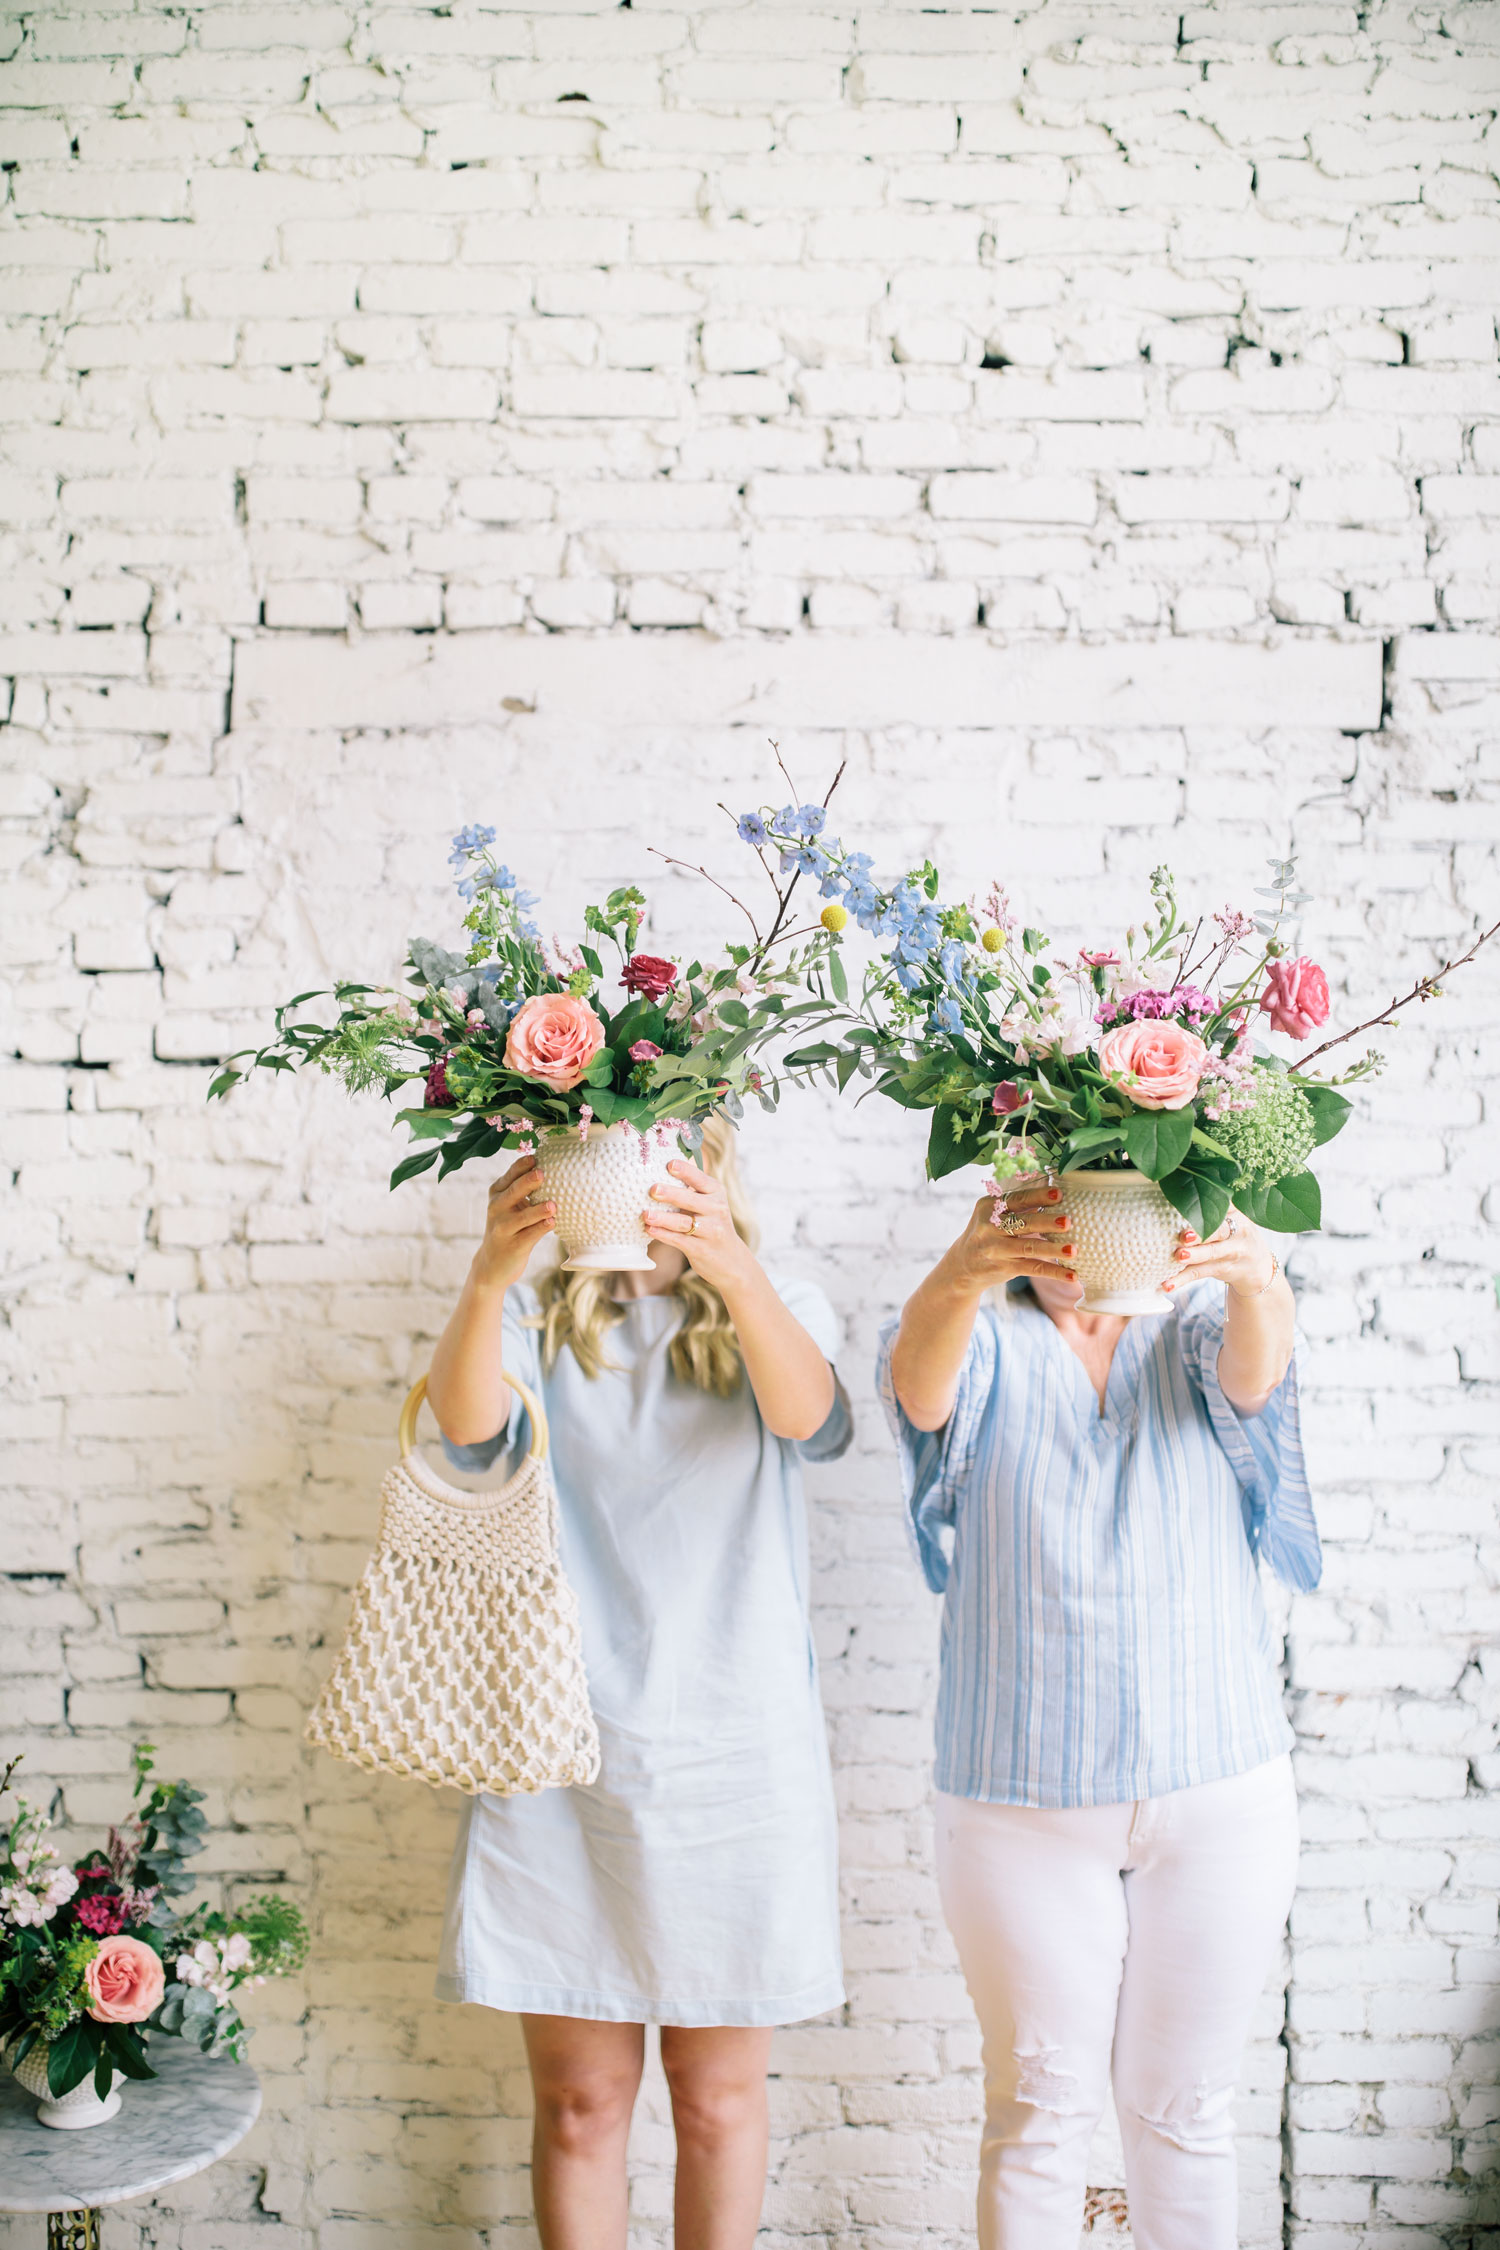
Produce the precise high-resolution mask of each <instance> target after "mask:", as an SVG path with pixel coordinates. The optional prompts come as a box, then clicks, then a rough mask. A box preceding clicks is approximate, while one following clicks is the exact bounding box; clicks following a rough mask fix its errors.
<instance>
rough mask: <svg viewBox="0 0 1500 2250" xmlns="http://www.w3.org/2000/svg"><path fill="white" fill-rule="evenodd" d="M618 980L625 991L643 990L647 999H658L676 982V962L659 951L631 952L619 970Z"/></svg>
mask: <svg viewBox="0 0 1500 2250" xmlns="http://www.w3.org/2000/svg"><path fill="white" fill-rule="evenodd" d="M620 982H621V984H623V985H624V987H625V990H626V991H627V992H644V993H645V995H646V997H647V999H648V1000H660V998H661V997H662V994H663V993H665V992H670V991H671V989H672V987H673V985H674V984H675V983H676V982H677V964H676V962H675V961H667V960H664V959H663V958H662V956H661V954H659V953H632V954H631V956H630V959H629V960H628V961H627V962H626V964H625V966H624V968H623V969H622V970H621V971H620Z"/></svg>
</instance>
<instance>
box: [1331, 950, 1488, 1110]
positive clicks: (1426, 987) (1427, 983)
mask: <svg viewBox="0 0 1500 2250" xmlns="http://www.w3.org/2000/svg"><path fill="white" fill-rule="evenodd" d="M1497 934H1500V922H1492V923H1491V924H1490V926H1489V928H1488V929H1487V930H1481V932H1480V933H1479V936H1478V937H1477V938H1476V939H1475V940H1474V943H1473V944H1472V945H1471V946H1470V947H1469V950H1468V952H1467V953H1461V954H1459V956H1458V958H1457V959H1456V960H1454V961H1445V962H1444V963H1443V965H1442V967H1441V968H1440V969H1434V970H1433V972H1432V974H1431V976H1426V977H1418V979H1417V981H1416V983H1415V984H1414V985H1413V986H1412V988H1411V990H1410V992H1403V993H1402V995H1401V997H1400V999H1399V1000H1392V1001H1391V1003H1390V1005H1389V1006H1388V1007H1385V1008H1382V1009H1381V1011H1380V1014H1379V1015H1378V1016H1371V1017H1369V1018H1368V1020H1367V1021H1366V1022H1364V1023H1357V1024H1356V1025H1355V1026H1354V1029H1353V1030H1352V1031H1341V1032H1340V1033H1339V1036H1338V1037H1337V1039H1325V1040H1324V1042H1323V1044H1322V1046H1321V1047H1314V1049H1313V1051H1312V1053H1311V1054H1310V1055H1303V1056H1302V1057H1301V1059H1300V1060H1299V1062H1298V1063H1297V1066H1296V1068H1297V1072H1298V1075H1299V1076H1300V1074H1301V1073H1302V1072H1303V1071H1304V1070H1306V1068H1307V1066H1308V1064H1309V1063H1312V1062H1316V1061H1317V1059H1318V1057H1319V1055H1326V1054H1327V1053H1328V1052H1329V1050H1330V1048H1333V1047H1342V1046H1343V1044H1344V1041H1345V1040H1346V1039H1357V1038H1358V1037H1359V1035H1360V1033H1361V1032H1362V1031H1373V1030H1375V1028H1376V1026H1377V1025H1380V1024H1388V1023H1389V1022H1390V1020H1391V1018H1392V1016H1394V1015H1395V1013H1396V1011H1397V1009H1398V1008H1406V1007H1409V1006H1410V1005H1411V1003H1412V1001H1413V1000H1438V999H1441V998H1442V982H1443V979H1444V977H1446V976H1451V975H1452V974H1453V971H1454V970H1455V969H1462V968H1465V967H1467V965H1468V963H1469V962H1470V961H1472V960H1473V958H1474V956H1475V954H1476V953H1477V952H1478V951H1479V948H1480V947H1481V946H1482V945H1488V943H1489V941H1490V939H1491V938H1492V937H1494V936H1496V935H1497Z"/></svg>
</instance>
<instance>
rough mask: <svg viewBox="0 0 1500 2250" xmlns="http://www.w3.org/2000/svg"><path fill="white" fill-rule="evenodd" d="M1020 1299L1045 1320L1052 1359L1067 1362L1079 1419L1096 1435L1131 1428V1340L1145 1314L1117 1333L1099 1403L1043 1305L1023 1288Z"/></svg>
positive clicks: (1135, 1358) (1134, 1362)
mask: <svg viewBox="0 0 1500 2250" xmlns="http://www.w3.org/2000/svg"><path fill="white" fill-rule="evenodd" d="M1024 1302H1025V1305H1026V1307H1027V1309H1028V1311H1029V1312H1030V1313H1032V1314H1033V1315H1034V1316H1035V1317H1036V1319H1038V1320H1040V1321H1044V1322H1045V1323H1046V1326H1047V1329H1048V1332H1049V1342H1048V1346H1047V1348H1048V1349H1049V1350H1050V1351H1051V1352H1052V1354H1053V1356H1054V1360H1055V1359H1056V1357H1057V1355H1059V1354H1060V1355H1061V1357H1062V1358H1063V1359H1064V1360H1065V1361H1066V1362H1067V1366H1068V1371H1069V1378H1070V1380H1071V1382H1072V1386H1073V1397H1074V1403H1075V1405H1076V1407H1077V1409H1078V1419H1079V1421H1080V1422H1081V1423H1082V1424H1083V1425H1084V1426H1085V1427H1086V1428H1087V1429H1088V1430H1089V1432H1090V1433H1091V1434H1092V1436H1093V1437H1094V1438H1096V1439H1097V1438H1099V1437H1103V1436H1108V1437H1111V1438H1114V1437H1118V1436H1120V1435H1122V1434H1123V1433H1124V1432H1125V1431H1127V1430H1129V1429H1130V1428H1132V1427H1133V1426H1134V1423H1135V1417H1136V1403H1135V1397H1134V1392H1133V1389H1132V1388H1131V1387H1130V1378H1131V1376H1133V1375H1134V1374H1135V1372H1136V1371H1137V1369H1138V1367H1139V1364H1140V1359H1141V1357H1142V1355H1141V1354H1140V1352H1139V1351H1138V1349H1137V1347H1136V1345H1135V1343H1134V1341H1133V1334H1134V1331H1135V1330H1136V1329H1137V1328H1144V1327H1145V1326H1146V1325H1147V1316H1144V1315H1143V1316H1142V1317H1141V1318H1139V1319H1136V1320H1127V1321H1126V1323H1125V1326H1124V1328H1123V1329H1122V1330H1121V1332H1120V1334H1119V1336H1118V1337H1117V1338H1116V1339H1115V1348H1114V1352H1113V1354H1112V1356H1111V1358H1110V1363H1109V1374H1108V1376H1107V1377H1106V1379H1105V1384H1104V1398H1103V1402H1102V1403H1101V1401H1100V1398H1099V1393H1098V1392H1097V1391H1096V1390H1095V1388H1094V1379H1093V1377H1092V1376H1091V1375H1090V1373H1089V1371H1088V1369H1087V1368H1086V1367H1085V1366H1084V1364H1083V1361H1082V1360H1081V1359H1080V1358H1079V1356H1078V1354H1077V1352H1075V1351H1074V1349H1073V1347H1072V1345H1071V1344H1070V1343H1069V1342H1068V1339H1067V1337H1066V1336H1065V1335H1064V1334H1063V1332H1062V1330H1061V1329H1060V1328H1059V1327H1058V1325H1057V1322H1056V1321H1055V1320H1054V1319H1053V1318H1052V1315H1051V1314H1050V1313H1049V1312H1048V1310H1047V1308H1046V1306H1045V1305H1044V1304H1042V1302H1041V1301H1040V1299H1039V1298H1037V1297H1036V1296H1034V1295H1033V1294H1032V1292H1031V1290H1029V1289H1028V1290H1027V1291H1026V1295H1025V1299H1024ZM1160 1317H1161V1318H1162V1319H1164V1320H1170V1319H1171V1317H1172V1316H1171V1314H1170V1313H1163V1314H1162V1315H1161V1316H1160ZM1152 1325H1153V1326H1154V1325H1155V1322H1152ZM1127 1357H1128V1359H1129V1361H1130V1369H1129V1374H1127V1372H1126V1370H1125V1368H1124V1366H1123V1365H1122V1362H1123V1361H1124V1360H1125V1359H1126V1358H1127Z"/></svg>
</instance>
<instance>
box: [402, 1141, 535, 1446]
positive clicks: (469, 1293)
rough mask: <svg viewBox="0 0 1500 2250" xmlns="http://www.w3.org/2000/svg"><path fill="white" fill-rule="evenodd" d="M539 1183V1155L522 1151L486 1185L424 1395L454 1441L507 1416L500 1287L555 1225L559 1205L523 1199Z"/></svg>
mask: <svg viewBox="0 0 1500 2250" xmlns="http://www.w3.org/2000/svg"><path fill="white" fill-rule="evenodd" d="M536 1185H537V1175H536V1158H535V1157H534V1156H523V1157H520V1158H518V1159H517V1161H516V1162H515V1163H514V1164H512V1166H511V1168H510V1170H509V1171H508V1172H507V1173H506V1174H505V1176H504V1178H503V1179H499V1180H496V1182H495V1184H494V1186H493V1187H492V1188H491V1189H490V1200H489V1209H488V1211H487V1212H486V1215H485V1227H484V1240H483V1241H482V1242H481V1243H480V1245H479V1248H478V1250H477V1251H476V1252H475V1254H474V1263H473V1264H472V1265H471V1266H470V1268H469V1278H468V1280H467V1281H466V1282H465V1283H464V1286H463V1293H462V1295H461V1296H460V1298H459V1300H458V1303H457V1304H456V1305H455V1306H454V1308H453V1314H452V1317H451V1319H450V1320H449V1322H448V1325H447V1327H446V1328H445V1329H444V1330H443V1333H442V1335H441V1336H440V1337H439V1338H438V1344H437V1350H436V1351H435V1352H434V1353H433V1355H432V1365H431V1367H430V1368H429V1369H428V1371H427V1398H428V1403H429V1405H430V1406H431V1408H432V1411H433V1413H434V1414H435V1415H436V1416H437V1418H438V1424H439V1426H440V1428H441V1429H442V1432H443V1435H444V1437H446V1438H448V1439H449V1440H450V1441H451V1443H453V1444H454V1445H483V1444H484V1443H485V1441H486V1440H487V1439H489V1438H492V1437H494V1436H495V1434H496V1432H497V1431H499V1430H503V1429H504V1428H505V1425H506V1423H507V1422H508V1421H509V1420H510V1385H509V1383H507V1382H506V1380H505V1378H504V1376H503V1375H502V1374H501V1372H500V1336H501V1329H502V1326H503V1324H504V1320H505V1292H506V1290H507V1289H509V1288H510V1287H511V1285H512V1284H513V1283H514V1282H517V1281H519V1280H520V1278H521V1276H522V1274H523V1273H524V1272H525V1271H526V1261H527V1259H528V1258H529V1257H530V1256H531V1253H532V1251H533V1250H534V1249H535V1248H536V1246H537V1244H538V1243H539V1242H540V1241H541V1239H542V1237H543V1236H544V1235H548V1234H550V1233H551V1232H552V1222H553V1218H554V1215H555V1212H556V1205H555V1204H551V1203H536V1204H532V1203H528V1202H527V1200H526V1199H527V1197H528V1196H529V1195H530V1194H531V1193H532V1191H533V1190H534V1189H535V1187H536Z"/></svg>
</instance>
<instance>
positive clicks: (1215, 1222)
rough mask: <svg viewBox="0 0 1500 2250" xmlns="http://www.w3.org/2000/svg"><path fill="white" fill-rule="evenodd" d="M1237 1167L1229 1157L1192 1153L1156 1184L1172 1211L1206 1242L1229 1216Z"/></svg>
mask: <svg viewBox="0 0 1500 2250" xmlns="http://www.w3.org/2000/svg"><path fill="white" fill-rule="evenodd" d="M1238 1171H1239V1166H1238V1165H1237V1164H1236V1163H1235V1161H1234V1159H1233V1158H1232V1157H1229V1156H1210V1155H1207V1154H1206V1153H1205V1152H1203V1151H1202V1150H1199V1149H1194V1150H1193V1151H1192V1152H1191V1154H1190V1155H1189V1156H1188V1158H1187V1160H1186V1162H1185V1163H1183V1164H1180V1165H1179V1166H1178V1167H1177V1169H1176V1170H1175V1171H1172V1172H1168V1173H1167V1174H1166V1176H1165V1177H1164V1178H1163V1179H1161V1180H1159V1181H1158V1182H1157V1185H1158V1187H1159V1188H1160V1189H1161V1192H1162V1194H1163V1195H1164V1196H1165V1197H1166V1199H1167V1201H1168V1202H1169V1203H1170V1204H1171V1205H1172V1207H1173V1209H1174V1210H1177V1211H1180V1212H1181V1213H1182V1215H1183V1217H1184V1218H1185V1219H1186V1220H1187V1223H1188V1225H1189V1226H1190V1227H1192V1228H1193V1229H1194V1230H1195V1232H1197V1233H1198V1234H1199V1235H1201V1236H1202V1238H1203V1240H1204V1241H1205V1242H1206V1241H1207V1240H1208V1238H1209V1236H1210V1235H1211V1234H1217V1233H1218V1231H1219V1229H1220V1227H1221V1226H1222V1225H1223V1224H1224V1221H1225V1219H1226V1218H1227V1217H1228V1215H1229V1205H1230V1200H1231V1198H1232V1196H1233V1193H1234V1183H1235V1177H1236V1175H1237V1173H1238Z"/></svg>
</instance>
